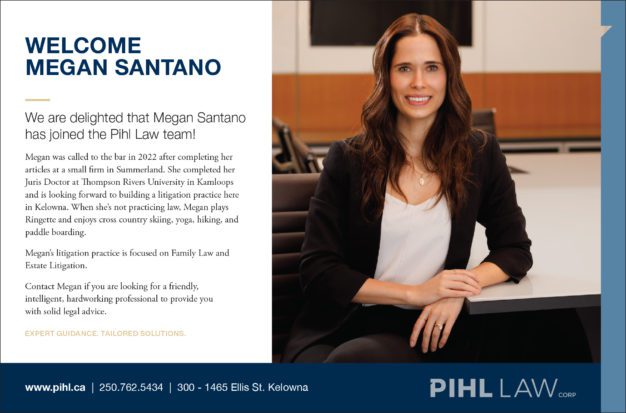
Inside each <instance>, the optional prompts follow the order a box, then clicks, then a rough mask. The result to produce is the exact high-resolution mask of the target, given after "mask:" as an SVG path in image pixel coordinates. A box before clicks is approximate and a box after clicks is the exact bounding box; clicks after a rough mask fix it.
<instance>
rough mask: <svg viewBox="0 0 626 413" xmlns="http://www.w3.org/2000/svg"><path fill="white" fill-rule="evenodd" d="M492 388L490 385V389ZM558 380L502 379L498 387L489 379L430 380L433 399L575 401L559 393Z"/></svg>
mask: <svg viewBox="0 0 626 413" xmlns="http://www.w3.org/2000/svg"><path fill="white" fill-rule="evenodd" d="M490 384H491V385H490ZM558 384H559V379H558V378H557V379H546V378H542V379H535V378H530V379H525V378H522V379H520V380H519V381H517V382H515V383H512V384H511V383H507V382H506V381H505V379H503V378H500V379H499V380H498V384H497V385H495V386H494V385H493V384H492V383H488V382H487V379H476V378H468V379H463V378H449V379H442V378H431V379H430V398H431V399H432V398H437V397H446V396H447V397H448V398H451V399H455V398H481V399H492V398H501V399H508V398H514V399H515V398H522V397H523V398H528V399H542V398H543V399H546V398H547V399H552V398H554V397H557V398H561V399H563V398H574V397H576V393H575V392H571V391H559V389H558Z"/></svg>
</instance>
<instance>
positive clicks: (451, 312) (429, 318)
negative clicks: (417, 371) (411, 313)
mask: <svg viewBox="0 0 626 413" xmlns="http://www.w3.org/2000/svg"><path fill="white" fill-rule="evenodd" d="M419 287H420V289H421V293H422V294H420V296H421V299H420V301H421V300H424V304H427V305H425V307H424V308H423V310H422V313H421V314H420V316H419V317H418V319H417V321H416V322H415V325H414V326H413V331H412V333H411V337H410V338H409V345H410V346H411V347H415V346H416V345H417V342H418V339H419V335H420V333H421V334H422V353H426V352H427V351H428V350H429V349H430V351H436V350H437V349H440V348H442V347H443V346H445V345H446V342H447V341H448V338H449V337H450V333H451V332H452V327H453V326H454V323H455V322H456V319H457V318H458V316H459V313H460V312H461V309H462V308H463V300H464V298H465V297H471V296H474V295H477V294H480V291H481V287H480V284H479V282H478V278H477V277H476V275H475V274H474V273H472V272H471V271H467V270H443V271H441V272H439V273H438V274H437V275H435V276H434V277H433V278H431V279H430V280H428V281H426V282H425V283H423V284H422V285H420V286H419ZM424 304H422V305H424Z"/></svg>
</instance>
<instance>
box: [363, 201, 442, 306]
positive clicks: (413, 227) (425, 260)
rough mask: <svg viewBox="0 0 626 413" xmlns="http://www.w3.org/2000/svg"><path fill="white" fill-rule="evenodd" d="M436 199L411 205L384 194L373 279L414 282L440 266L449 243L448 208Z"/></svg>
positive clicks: (438, 269)
mask: <svg viewBox="0 0 626 413" xmlns="http://www.w3.org/2000/svg"><path fill="white" fill-rule="evenodd" d="M436 199H437V197H436V196H435V197H432V198H430V199H428V200H426V201H424V202H422V203H421V204H418V205H411V204H407V203H404V202H403V201H401V200H399V199H397V198H395V197H393V196H392V195H390V194H386V195H385V205H384V208H383V217H382V225H381V231H380V249H379V251H378V263H377V264H376V272H375V273H374V278H376V279H377V280H381V281H392V282H396V283H401V284H411V285H415V284H421V283H423V282H424V281H427V280H428V279H430V278H432V277H433V276H434V275H435V274H437V273H438V272H439V271H441V270H442V269H443V267H444V263H445V260H446V256H447V255H448V246H449V244H450V231H451V222H450V211H449V209H448V203H447V202H446V198H445V196H444V197H442V198H441V200H440V201H439V202H438V203H437V204H436V205H435V201H436ZM399 307H402V308H412V307H407V306H399Z"/></svg>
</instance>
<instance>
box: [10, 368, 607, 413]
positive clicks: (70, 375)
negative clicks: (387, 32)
mask: <svg viewBox="0 0 626 413" xmlns="http://www.w3.org/2000/svg"><path fill="white" fill-rule="evenodd" d="M0 379H1V382H0V385H1V387H0V389H1V391H2V393H1V399H0V400H1V401H0V411H2V412H6V413H9V412H29V413H32V412H83V413H86V412H179V413H182V412H385V413H391V412H454V411H463V412H503V411H510V412H531V411H532V412H597V411H599V410H600V365H599V364H430V363H429V364H426V363H425V364H414V365H413V364H411V365H409V364H334V365H324V364H303V365H286V364H56V363H46V364H30V363H29V364H20V363H3V364H1V365H0Z"/></svg>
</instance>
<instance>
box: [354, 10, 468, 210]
mask: <svg viewBox="0 0 626 413" xmlns="http://www.w3.org/2000/svg"><path fill="white" fill-rule="evenodd" d="M418 34H428V35H430V36H431V37H432V38H433V39H434V40H435V41H436V42H437V46H438V47H439V51H440V53H441V57H442V59H443V64H444V66H445V68H446V77H447V79H446V82H447V83H446V96H445V99H444V101H443V104H442V105H441V107H440V108H439V110H438V112H437V116H436V117H435V120H434V122H433V124H432V126H431V127H430V130H429V131H428V133H427V135H426V138H425V140H424V144H423V147H422V159H423V161H424V166H425V167H426V168H427V170H428V171H429V172H431V173H436V174H437V175H438V176H439V178H440V180H441V189H440V192H439V193H438V196H437V201H439V200H441V197H442V196H445V197H446V200H447V201H448V204H449V206H450V210H451V212H452V214H453V215H456V214H458V213H459V211H460V209H461V208H462V206H463V203H464V202H465V200H466V199H467V189H466V186H465V183H466V182H467V181H468V180H469V174H470V170H471V162H472V150H471V147H470V141H469V139H470V129H471V112H472V103H471V99H470V97H469V94H468V93H467V91H466V89H465V85H464V84H463V80H462V78H461V57H460V56H459V50H458V45H457V42H456V40H455V39H454V37H452V35H451V34H450V33H449V32H448V30H446V29H445V28H444V27H443V26H442V25H441V24H439V23H438V22H437V21H436V20H435V19H433V18H432V17H429V16H425V15H419V14H415V13H412V14H406V15H404V16H402V17H400V18H398V19H397V20H396V21H394V22H393V23H392V24H391V26H389V27H388V28H387V30H386V31H385V33H384V34H383V36H382V37H381V38H380V40H379V41H378V43H377V44H376V48H375V49H374V57H373V64H374V75H375V80H376V83H375V86H374V90H373V91H372V93H371V95H370V96H369V98H368V99H367V101H366V102H365V104H364V105H363V112H362V114H361V122H362V125H363V134H362V135H361V136H359V138H357V139H356V140H355V141H354V142H353V145H354V148H355V149H357V150H358V152H359V153H360V154H361V157H362V165H363V181H362V182H363V184H362V190H363V201H362V204H361V207H362V212H363V214H364V216H365V217H366V219H368V220H373V219H377V218H379V217H380V216H381V215H382V211H383V206H384V199H385V192H386V185H387V181H389V183H390V185H391V187H392V188H393V189H394V190H396V191H397V192H398V193H400V194H401V195H402V196H403V197H404V199H405V201H407V198H406V196H405V195H404V193H403V192H402V190H401V189H400V186H399V184H398V179H399V176H400V171H401V169H402V166H403V165H404V164H405V162H406V153H405V150H404V148H403V146H402V144H401V143H400V142H401V136H400V135H399V132H398V131H397V128H396V117H397V112H398V111H397V109H396V107H395V105H394V104H393V101H392V99H391V86H390V69H391V60H392V58H393V55H394V52H395V46H396V44H397V42H398V40H400V39H401V38H403V37H405V36H415V35H418ZM407 202H408V201H407Z"/></svg>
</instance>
